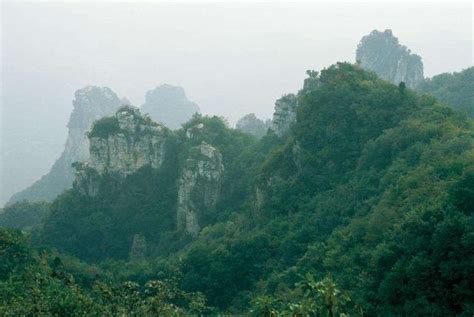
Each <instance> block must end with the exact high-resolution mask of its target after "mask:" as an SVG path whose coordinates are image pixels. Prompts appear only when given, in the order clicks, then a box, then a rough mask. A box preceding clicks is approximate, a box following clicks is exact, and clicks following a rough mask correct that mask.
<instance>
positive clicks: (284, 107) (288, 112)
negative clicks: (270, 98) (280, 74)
mask: <svg viewBox="0 0 474 317" xmlns="http://www.w3.org/2000/svg"><path fill="white" fill-rule="evenodd" d="M296 106H297V99H296V96H295V95H294V94H288V95H285V96H283V97H281V98H280V99H278V100H277V101H276V102H275V111H274V113H273V120H272V130H273V131H275V133H276V134H277V135H278V136H283V135H284V134H285V133H286V132H287V131H288V130H289V129H290V126H291V124H292V123H293V122H295V120H296Z"/></svg>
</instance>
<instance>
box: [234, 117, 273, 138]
mask: <svg viewBox="0 0 474 317" xmlns="http://www.w3.org/2000/svg"><path fill="white" fill-rule="evenodd" d="M271 125H272V122H271V120H269V119H268V120H266V121H263V120H261V119H259V118H257V116H255V114H254V113H249V114H246V115H245V116H243V117H242V118H240V119H239V121H237V123H236V125H235V128H236V129H237V130H240V131H242V132H245V133H248V134H250V135H253V136H254V137H256V138H261V137H263V136H264V135H265V134H266V133H267V130H268V128H270V127H271Z"/></svg>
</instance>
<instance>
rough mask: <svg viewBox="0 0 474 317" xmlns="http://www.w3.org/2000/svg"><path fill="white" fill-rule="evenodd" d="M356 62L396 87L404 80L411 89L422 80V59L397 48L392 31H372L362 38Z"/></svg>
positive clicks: (403, 48)
mask: <svg viewBox="0 0 474 317" xmlns="http://www.w3.org/2000/svg"><path fill="white" fill-rule="evenodd" d="M356 60H357V61H358V62H359V63H360V64H361V66H362V67H363V68H364V69H367V70H370V71H373V72H375V73H377V75H379V76H380V77H381V78H383V79H385V80H387V81H390V82H392V83H394V84H395V85H398V84H399V83H400V82H402V81H403V82H404V83H405V84H406V86H407V87H409V88H412V89H413V88H415V87H416V86H417V85H418V84H419V83H420V82H421V81H423V62H422V61H421V57H420V56H418V55H416V54H412V53H411V51H410V50H409V49H407V48H406V47H405V46H403V45H400V44H399V42H398V38H396V37H395V36H394V35H393V34H392V31H391V30H385V31H384V32H380V31H377V30H374V31H372V32H371V33H370V34H369V35H366V36H364V37H363V38H362V39H361V41H360V43H359V45H358V46H357V51H356Z"/></svg>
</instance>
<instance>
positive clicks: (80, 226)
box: [1, 63, 474, 316]
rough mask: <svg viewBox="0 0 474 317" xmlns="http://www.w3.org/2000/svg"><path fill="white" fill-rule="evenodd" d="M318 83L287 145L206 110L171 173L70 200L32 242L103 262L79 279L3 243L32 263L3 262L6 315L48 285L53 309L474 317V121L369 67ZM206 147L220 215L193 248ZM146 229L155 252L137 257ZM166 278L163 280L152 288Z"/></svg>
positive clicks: (340, 67)
mask: <svg viewBox="0 0 474 317" xmlns="http://www.w3.org/2000/svg"><path fill="white" fill-rule="evenodd" d="M308 75H309V76H310V78H308V79H307V80H306V81H305V86H304V88H303V89H302V90H301V91H300V92H299V93H298V95H297V96H296V98H297V103H298V107H297V113H296V122H294V123H293V124H292V125H291V128H290V130H289V131H288V132H287V134H286V135H284V136H283V137H278V136H276V135H275V134H274V133H272V132H271V131H270V132H269V133H267V135H266V136H265V137H263V138H262V139H261V140H257V139H255V138H253V137H252V136H249V135H246V134H244V133H241V132H239V131H236V130H233V129H230V128H229V127H228V126H227V124H226V123H225V122H224V121H223V120H222V119H221V118H218V117H205V116H200V115H196V116H194V117H193V118H192V119H191V120H190V121H189V122H188V123H186V124H184V125H183V128H182V129H180V130H178V131H176V132H173V133H171V134H170V138H169V142H168V144H167V147H168V149H167V151H166V153H167V157H166V158H165V161H164V163H163V164H164V165H163V167H162V168H160V169H159V170H152V169H151V168H149V167H144V168H142V169H141V170H139V171H138V172H137V173H135V174H132V175H130V176H128V177H127V178H126V179H125V180H117V179H115V178H114V175H112V174H111V175H107V176H105V177H103V179H102V180H101V182H102V185H101V188H100V190H99V194H98V195H97V196H96V197H94V198H93V199H91V198H87V199H85V198H84V196H82V195H81V194H80V192H79V191H78V190H77V189H74V188H73V189H72V190H70V191H67V192H65V193H64V194H63V195H62V196H61V197H59V198H58V199H57V200H56V201H55V202H54V203H53V204H52V205H51V207H50V214H49V216H48V217H47V219H46V220H45V221H44V224H43V226H42V227H41V228H39V229H38V230H36V231H34V232H33V240H34V241H35V243H36V244H41V245H43V246H47V248H49V247H55V248H57V249H58V250H59V251H60V252H66V253H70V254H71V255H73V256H75V257H79V258H81V259H82V260H85V261H88V262H90V263H94V265H95V266H94V265H92V264H87V265H86V264H83V263H82V264H81V265H79V264H75V265H66V267H71V266H74V267H75V268H76V269H75V270H72V269H62V270H63V271H64V272H66V273H67V274H72V276H75V279H76V281H78V282H74V283H70V284H67V283H65V282H64V280H58V279H59V278H58V277H56V275H57V273H54V268H53V269H52V268H51V264H48V265H46V264H45V265H46V266H45V265H41V264H40V262H41V261H43V262H44V261H45V260H44V259H47V258H48V257H50V259H51V256H50V255H48V254H51V252H52V251H48V252H49V253H48V252H46V251H45V252H46V254H45V255H41V254H39V255H38V254H37V252H38V251H35V250H34V249H31V247H29V246H28V245H26V246H25V244H24V243H23V242H21V241H23V240H22V238H21V236H18V233H14V232H12V231H2V232H3V233H2V234H3V235H7V238H4V240H7V241H12V239H13V241H19V242H14V243H13V244H12V243H11V242H8V243H10V244H11V245H14V246H15V247H14V248H13V249H10V250H17V249H18V251H14V253H15V252H16V253H15V254H18V256H10V255H9V254H12V253H9V252H10V251H8V252H5V251H2V252H3V253H2V254H1V255H2V256H4V254H6V259H7V260H6V261H2V263H5V264H4V265H3V266H2V274H3V275H2V276H4V277H5V276H7V277H8V278H4V279H3V280H2V281H4V282H2V283H3V284H2V285H3V286H2V287H6V288H7V289H9V290H10V291H9V292H5V294H7V295H4V296H3V297H2V300H3V303H4V305H8V306H11V307H12V311H15V310H14V309H20V308H21V307H20V306H22V305H19V304H18V303H25V305H24V306H25V307H35V306H34V305H36V304H34V303H32V302H31V301H30V297H29V295H28V294H30V293H28V292H32V291H33V289H34V288H36V289H37V293H35V294H36V295H37V296H42V297H40V298H41V299H42V303H43V302H47V303H51V305H52V306H51V307H47V308H43V307H42V306H41V309H43V310H44V312H45V313H46V314H54V313H55V312H58V310H57V309H65V308H63V306H61V305H66V303H67V305H71V307H73V308H74V307H86V306H87V305H98V306H100V307H99V308H95V306H94V307H93V308H84V309H89V310H85V311H87V312H92V311H94V312H95V311H101V312H102V311H103V312H104V314H105V315H107V314H112V315H114V314H120V313H124V314H130V315H133V314H139V315H140V314H143V315H146V314H152V313H153V312H158V313H159V312H161V313H162V314H165V313H164V312H165V311H150V310H149V309H151V308H149V306H148V305H149V303H150V302H153V303H154V302H155V301H158V302H159V304H157V305H158V307H159V309H162V307H165V308H166V307H169V306H166V305H168V304H169V305H171V304H170V302H163V301H160V300H161V298H162V297H160V296H158V295H157V296H158V298H155V297H154V296H153V295H149V294H155V293H154V291H153V290H150V289H149V288H150V287H155V286H156V285H160V286H156V287H158V288H159V289H165V290H166V292H172V293H173V294H175V295H172V296H169V297H166V298H168V299H171V303H172V304H173V305H176V307H179V309H181V310H180V312H182V313H193V312H194V313H198V312H201V313H210V314H217V313H218V312H226V313H233V314H242V313H250V314H254V315H257V316H277V315H278V314H282V315H297V316H299V315H310V316H336V315H342V314H350V315H356V316H358V315H360V316H362V315H369V316H376V315H380V316H394V315H397V316H398V315H400V316H406V315H420V316H424V315H429V316H452V315H464V316H470V315H472V314H473V313H474V305H473V304H472V303H473V302H474V291H473V290H474V271H473V268H474V239H473V237H474V219H473V211H474V209H473V208H474V129H473V125H472V121H471V120H470V119H468V118H466V116H464V115H462V114H459V113H457V112H454V111H452V110H451V109H449V108H446V107H444V106H443V105H441V104H438V102H437V100H436V99H434V98H432V97H428V96H420V95H417V94H416V93H415V92H413V91H411V90H408V89H406V88H405V86H404V85H399V86H395V85H392V84H390V83H387V82H385V81H383V80H380V79H379V78H377V77H376V75H374V74H373V73H368V72H365V71H363V70H362V69H361V68H360V67H359V66H357V65H351V64H347V63H338V64H337V65H333V66H331V67H329V68H327V69H325V70H322V71H321V73H320V74H319V73H317V72H308ZM190 135H192V137H190ZM202 141H205V142H207V143H209V144H212V145H213V146H215V147H216V148H217V149H219V151H220V152H221V153H222V155H223V162H224V166H225V176H224V181H223V190H222V193H221V195H220V197H219V201H218V203H217V207H216V209H217V210H218V211H219V212H218V214H217V216H216V217H215V218H213V219H207V222H206V223H205V227H204V228H203V229H202V230H201V232H200V233H199V235H198V237H196V238H194V239H192V238H191V237H189V236H186V235H183V234H182V233H180V232H176V230H175V227H176V224H175V221H176V220H175V217H176V216H175V210H176V209H175V208H176V206H175V204H176V195H177V193H176V190H177V189H176V179H177V177H178V175H179V171H180V170H181V168H182V166H183V163H184V160H185V158H186V157H187V153H188V152H189V151H192V149H193V147H194V146H196V145H198V144H200V143H201V142H202ZM137 233H139V234H142V235H144V236H145V237H146V240H147V244H148V249H149V251H148V253H147V254H146V255H145V258H144V259H140V260H136V259H132V261H127V258H128V253H129V250H130V245H131V242H132V241H131V240H132V237H133V236H134V235H135V234H137ZM7 249H8V248H7ZM25 250H26V251H25ZM12 252H13V251H12ZM24 256H25V257H28V259H30V258H32V259H34V261H36V262H34V264H32V265H30V266H28V263H30V262H29V261H33V260H23V258H22V257H24ZM55 256H56V257H58V258H62V259H68V261H69V262H74V261H75V262H74V263H81V262H78V260H74V259H73V258H72V257H66V256H64V255H62V256H58V255H55ZM41 259H43V260H41ZM63 262H64V260H63ZM63 262H62V263H63ZM63 267H64V266H63ZM77 267H80V269H77ZM26 268H29V269H31V270H38V271H39V273H38V274H39V276H43V277H44V278H45V279H46V281H48V283H50V284H51V285H53V286H52V288H47V287H46V286H44V285H45V284H41V283H39V282H37V281H36V280H35V279H34V278H33V277H32V276H31V275H28V274H26V273H23V272H26V271H24V270H27V269H26ZM92 268H94V269H92ZM90 270H98V271H100V272H97V273H96V274H97V275H98V276H99V277H100V278H99V279H100V283H102V284H100V285H101V286H100V287H99V286H97V283H96V282H95V281H94V279H92V280H91V279H90V278H87V274H85V273H83V272H90ZM63 271H62V272H63ZM81 272H82V273H81ZM53 273H54V274H56V275H54V274H53ZM66 273H64V274H66ZM61 274H63V273H61ZM67 274H66V275H67ZM68 276H69V275H68ZM102 276H104V277H102ZM109 276H113V277H114V278H115V279H117V280H114V281H110V280H108V279H109ZM49 279H52V280H51V281H49ZM155 279H159V280H160V281H162V282H147V281H148V280H155ZM20 281H21V282H20ZM126 281H130V283H131V284H125V285H128V286H122V288H120V287H119V286H116V285H120V284H113V283H124V282H126ZM15 283H16V284H15ZM21 283H23V284H24V285H25V286H21ZM31 283H37V284H31ZM38 283H39V284H38ZM58 283H59V284H58ZM61 283H63V284H61ZM68 283H69V282H68ZM104 283H105V284H104ZM134 283H137V284H134ZM150 283H151V284H150ZM153 283H155V284H153ZM156 283H158V284H156ZM160 283H165V286H163V284H160ZM32 285H36V286H32ZM55 285H66V287H64V286H62V287H63V288H62V289H61V291H59V290H56V289H54V287H56V286H55ZM91 285H95V286H91ZM122 285H124V284H122ZM153 285H155V286H153ZM101 287H102V288H101ZM117 287H118V288H117ZM123 287H125V289H124V288H123ZM103 289H106V290H107V291H105V293H106V294H108V295H107V296H109V297H107V299H104V296H105V295H104V293H103V292H104V291H102V290H103ZM13 290H17V291H13ZM51 292H53V293H54V292H59V294H61V296H63V295H62V294H64V293H62V292H72V293H70V294H68V295H67V296H66V295H64V296H66V297H64V298H68V299H64V303H63V302H61V303H62V304H61V305H60V304H58V303H56V302H55V301H53V300H51V299H47V296H52V295H51V294H52V293H51ZM97 292H98V293H97ZM101 292H102V293H101ZM127 292H128V293H127ZM16 294H19V295H18V297H17V295H16ZM21 294H26V295H25V296H24V297H21V296H23V295H21ZM123 294H125V295H123ZM127 294H128V295H127ZM176 294H177V295H176ZM44 296H46V297H44ZM61 296H59V297H57V298H62V297H61ZM178 297H179V299H177V298H178ZM204 297H205V298H207V302H206V303H207V304H206V305H204ZM31 298H37V297H34V296H33V297H31ZM90 298H92V299H94V300H93V302H89V300H90ZM97 298H98V300H97ZM175 299H176V300H175ZM15 303H16V304H15ZM112 303H120V304H118V305H119V306H118V307H120V308H119V309H121V310H120V311H113V310H111V309H112V308H111V307H109V305H112V306H113V304H112ZM15 305H18V306H15ZM32 305H33V306H32ZM127 305H128V306H127ZM196 305H197V306H196ZM207 306H208V307H207ZM68 307H70V306H68ZM87 307H89V306H87ZM153 307H155V306H153ZM172 307H175V306H172ZM195 307H198V308H199V309H197V308H195ZM73 308H68V309H71V310H69V311H67V312H75V310H73ZM165 308H163V309H165ZM30 309H33V308H30ZM47 309H49V310H47ZM53 309H55V310H53ZM74 309H75V308H74ZM81 309H83V308H81ZM94 309H102V310H94ZM176 309H178V308H176ZM43 310H42V311H43ZM29 311H31V310H28V311H27V312H29ZM20 312H21V311H20ZM166 312H168V311H166Z"/></svg>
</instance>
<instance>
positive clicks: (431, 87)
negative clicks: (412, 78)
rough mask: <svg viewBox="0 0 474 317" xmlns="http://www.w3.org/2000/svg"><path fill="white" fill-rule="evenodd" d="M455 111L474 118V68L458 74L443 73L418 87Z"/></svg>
mask: <svg viewBox="0 0 474 317" xmlns="http://www.w3.org/2000/svg"><path fill="white" fill-rule="evenodd" d="M417 90H418V91H420V92H424V93H428V94H430V95H432V96H435V97H436V98H438V100H439V101H441V102H443V103H445V104H447V105H449V106H451V107H452V108H453V109H455V110H458V111H461V112H464V113H466V114H467V115H468V116H469V117H471V118H474V67H470V68H466V69H464V70H463V71H461V72H458V73H453V74H450V73H443V74H439V75H436V76H434V77H433V78H431V79H427V80H425V81H423V82H421V83H420V85H419V86H418V87H417Z"/></svg>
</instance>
